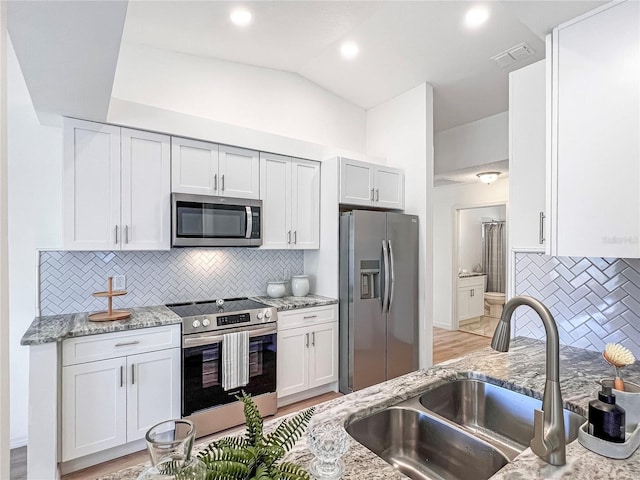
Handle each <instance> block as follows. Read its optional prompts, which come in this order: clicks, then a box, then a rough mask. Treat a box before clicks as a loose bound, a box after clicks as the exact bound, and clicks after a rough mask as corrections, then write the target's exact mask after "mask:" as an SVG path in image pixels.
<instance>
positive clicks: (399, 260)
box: [340, 210, 418, 393]
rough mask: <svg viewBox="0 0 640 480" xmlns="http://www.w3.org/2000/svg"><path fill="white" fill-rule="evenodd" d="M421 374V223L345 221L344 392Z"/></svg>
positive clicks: (380, 217)
mask: <svg viewBox="0 0 640 480" xmlns="http://www.w3.org/2000/svg"><path fill="white" fill-rule="evenodd" d="M417 369H418V217H416V216H415V215H405V214H402V213H390V212H375V211H365V210H354V211H351V212H346V213H343V214H342V215H341V216H340V391H341V392H343V393H349V392H353V391H355V390H360V389H362V388H365V387H368V386H370V385H374V384H376V383H380V382H384V381H385V380H389V379H392V378H395V377H398V376H400V375H403V374H405V373H409V372H412V371H414V370H417Z"/></svg>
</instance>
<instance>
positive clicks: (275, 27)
mask: <svg viewBox="0 0 640 480" xmlns="http://www.w3.org/2000/svg"><path fill="white" fill-rule="evenodd" d="M477 3H478V2H464V1H410V2H405V1H313V2H309V1H257V2H242V5H245V6H247V7H248V8H249V9H250V10H251V11H252V12H253V24H252V25H251V26H250V27H248V28H245V29H239V28H237V27H235V26H234V25H232V24H231V23H230V22H229V20H228V18H229V11H230V9H231V8H232V7H234V6H236V5H238V2H221V1H201V2H193V1H182V0H168V1H138V0H136V1H129V2H128V5H127V2H126V1H122V0H105V1H89V0H85V1H40V2H35V1H16V0H13V1H10V2H9V8H8V13H9V15H8V20H9V21H8V27H9V32H10V35H11V40H12V42H13V44H14V47H15V49H16V53H17V54H18V59H19V61H20V65H21V68H22V70H23V73H24V75H25V80H26V81H27V86H28V88H29V91H30V93H31V96H32V99H33V101H34V105H35V106H36V109H37V110H38V112H39V114H40V115H41V118H42V113H43V112H44V113H53V114H58V115H59V114H65V115H75V116H82V117H84V118H89V119H95V120H101V119H102V120H104V118H103V117H104V112H105V111H106V110H105V109H106V105H108V101H109V98H110V95H111V88H112V85H113V75H114V72H115V68H116V61H117V55H118V49H119V48H120V49H125V48H127V46H128V45H134V44H144V45H148V46H151V47H155V48H160V49H170V50H174V51H178V52H182V53H187V54H192V55H200V56H206V57H214V58H219V59H224V60H229V61H234V62H240V63H246V64H251V65H258V66H263V67H268V68H274V69H279V70H285V71H290V72H295V73H297V74H299V75H301V76H303V77H305V78H307V79H309V80H310V81H312V82H315V83H316V84H318V85H320V86H322V87H323V88H325V89H327V90H329V91H331V92H333V93H335V94H336V95H339V96H341V97H343V98H345V99H346V100H348V101H350V102H351V103H353V104H355V105H358V106H360V107H362V108H365V109H368V108H371V107H373V106H376V105H378V104H380V103H382V102H384V101H386V100H389V99H390V98H393V97H395V96H397V95H399V94H401V93H403V92H405V91H407V90H409V89H410V88H413V87H415V86H417V85H419V84H421V83H423V82H428V83H431V84H432V85H433V86H434V117H435V118H434V123H435V129H436V131H440V130H444V129H447V128H451V127H454V126H457V125H461V124H464V123H467V122H470V121H474V120H477V119H479V118H483V117H486V116H488V115H492V114H495V113H498V112H501V111H505V110H507V108H508V105H507V95H508V72H509V71H510V70H513V69H517V68H521V67H522V66H524V65H525V64H527V63H530V62H533V61H536V60H538V59H541V58H543V57H544V35H545V34H546V33H547V32H549V31H550V29H551V27H553V26H555V25H557V24H559V23H562V22H564V21H566V20H568V19H570V18H573V17H575V16H577V15H579V14H581V13H583V12H585V11H588V10H590V9H592V8H595V7H596V6H598V5H600V4H602V3H605V2H602V1H597V2H596V1H501V2H498V1H489V2H484V3H485V4H486V5H487V6H488V7H489V9H490V11H491V17H490V19H489V21H488V22H487V24H486V25H484V26H483V27H482V28H480V29H477V30H475V31H469V30H468V29H467V28H465V27H464V25H463V17H464V14H465V12H466V11H467V9H468V8H469V7H470V6H471V5H475V4H477ZM125 8H126V19H125V16H124V11H125ZM347 39H349V40H354V41H356V42H357V43H358V44H359V45H360V48H361V52H360V55H359V56H358V57H357V58H356V59H355V60H354V61H351V62H347V61H345V60H343V59H342V58H341V57H340V55H339V52H338V48H339V45H340V44H341V43H342V42H343V41H344V40H347ZM521 42H527V43H528V44H529V45H530V46H531V47H533V49H534V50H535V51H536V55H535V56H534V57H530V58H529V59H527V61H523V62H521V63H516V64H514V65H513V66H512V67H510V68H509V69H500V68H498V67H497V66H496V65H495V64H494V63H493V62H492V61H491V60H490V57H491V56H493V55H495V54H497V53H499V52H502V51H504V50H506V49H508V48H510V47H512V46H514V45H516V44H518V43H521Z"/></svg>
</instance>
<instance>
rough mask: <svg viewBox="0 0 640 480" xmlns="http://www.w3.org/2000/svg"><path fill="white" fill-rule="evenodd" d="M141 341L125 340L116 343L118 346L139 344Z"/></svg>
mask: <svg viewBox="0 0 640 480" xmlns="http://www.w3.org/2000/svg"><path fill="white" fill-rule="evenodd" d="M139 343H140V340H134V341H132V342H123V343H116V345H115V346H116V347H126V346H127V345H137V344H139Z"/></svg>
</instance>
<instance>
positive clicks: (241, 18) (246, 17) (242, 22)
mask: <svg viewBox="0 0 640 480" xmlns="http://www.w3.org/2000/svg"><path fill="white" fill-rule="evenodd" d="M229 18H230V19H231V21H232V22H233V23H235V24H236V25H237V26H239V27H246V26H247V25H249V24H250V23H251V12H250V11H249V10H247V9H246V8H243V7H239V8H236V9H234V10H233V11H232V12H231V14H230V15H229Z"/></svg>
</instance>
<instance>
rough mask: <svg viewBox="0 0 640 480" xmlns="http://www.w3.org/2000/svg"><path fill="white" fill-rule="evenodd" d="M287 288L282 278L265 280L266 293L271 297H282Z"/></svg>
mask: <svg viewBox="0 0 640 480" xmlns="http://www.w3.org/2000/svg"><path fill="white" fill-rule="evenodd" d="M286 290H287V287H286V285H285V281H284V280H273V281H271V282H267V295H269V296H270V297H271V298H280V297H284V293H285V291H286Z"/></svg>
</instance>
